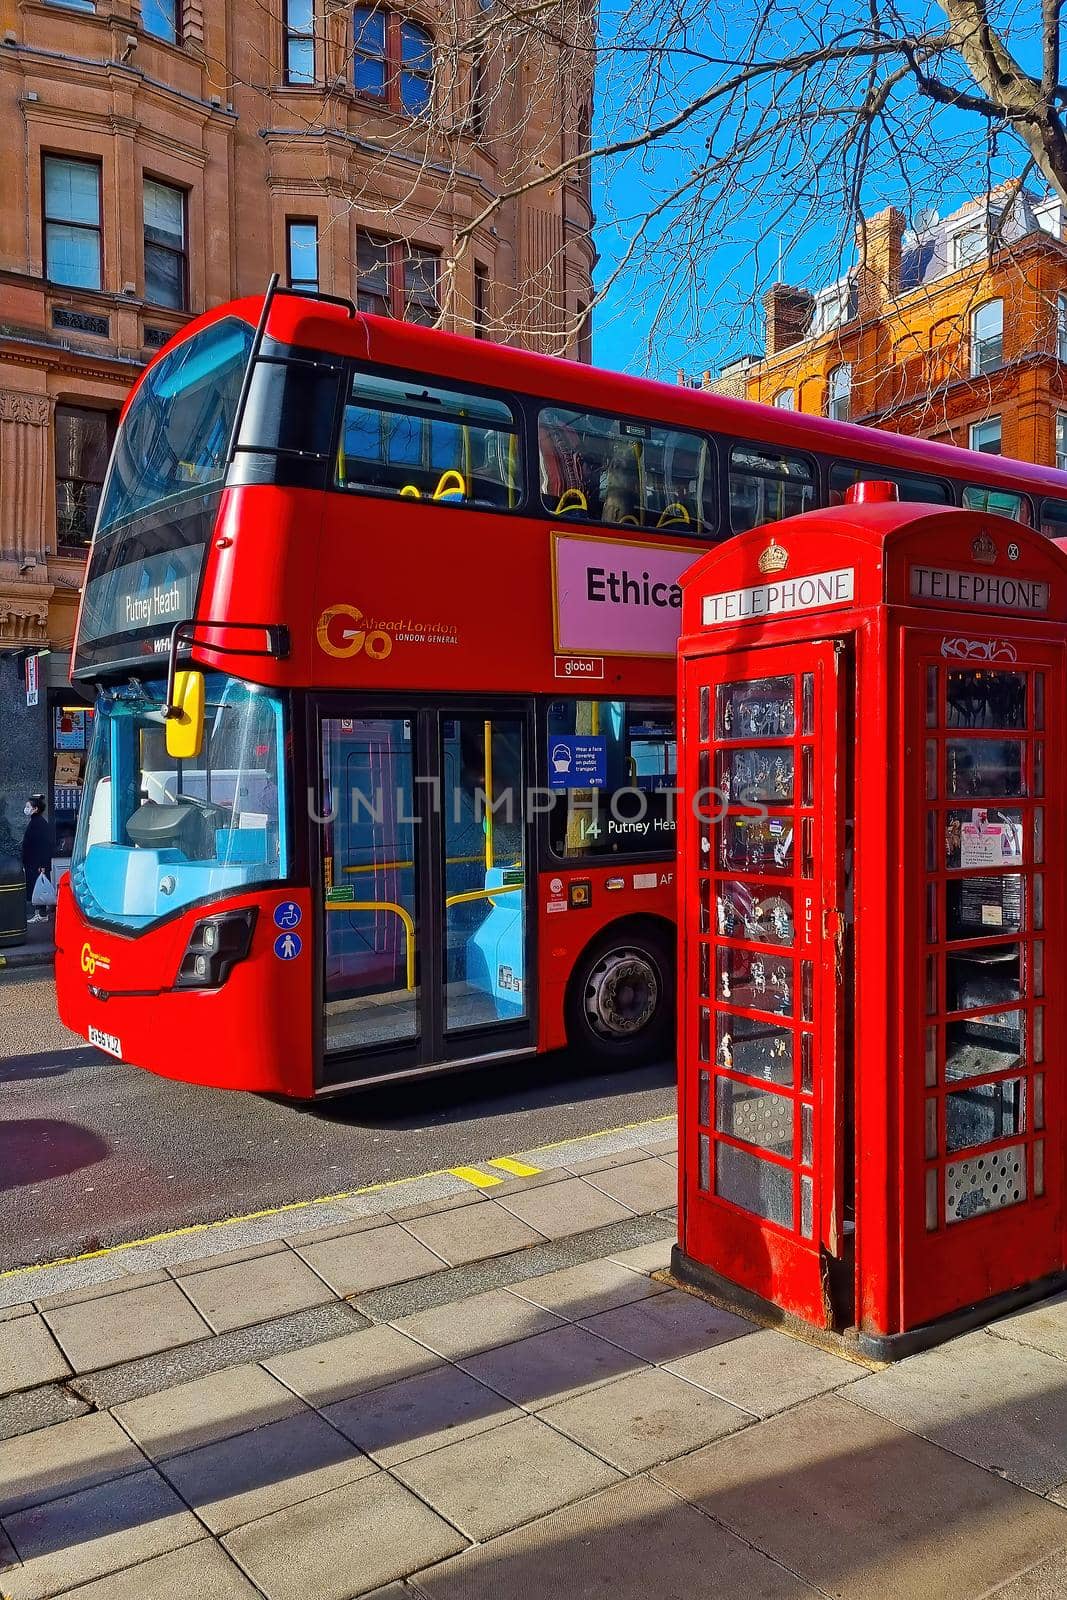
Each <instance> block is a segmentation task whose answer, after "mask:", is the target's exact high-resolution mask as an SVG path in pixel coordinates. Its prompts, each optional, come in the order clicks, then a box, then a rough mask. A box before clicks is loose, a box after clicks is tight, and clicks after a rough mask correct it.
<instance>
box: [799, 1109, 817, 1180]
mask: <svg viewBox="0 0 1067 1600" xmlns="http://www.w3.org/2000/svg"><path fill="white" fill-rule="evenodd" d="M800 1159H801V1161H802V1162H803V1164H804V1166H806V1167H810V1166H812V1165H813V1164H814V1160H815V1112H814V1110H813V1108H812V1107H811V1106H806V1105H803V1104H802V1105H801V1107H800Z"/></svg>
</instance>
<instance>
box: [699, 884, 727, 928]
mask: <svg viewBox="0 0 1067 1600" xmlns="http://www.w3.org/2000/svg"><path fill="white" fill-rule="evenodd" d="M700 931H701V933H710V932H711V880H710V879H709V878H701V880H700ZM721 931H722V930H721V929H720V932H721Z"/></svg>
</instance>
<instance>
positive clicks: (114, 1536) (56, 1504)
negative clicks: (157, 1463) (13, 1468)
mask: <svg viewBox="0 0 1067 1600" xmlns="http://www.w3.org/2000/svg"><path fill="white" fill-rule="evenodd" d="M5 1523H6V1527H7V1532H8V1536H9V1538H10V1539H11V1542H12V1544H13V1545H14V1546H15V1549H16V1550H17V1551H18V1553H19V1556H20V1558H21V1561H22V1566H21V1567H19V1568H18V1569H17V1571H18V1590H17V1600H40V1597H43V1596H45V1595H54V1594H56V1593H58V1592H59V1591H61V1590H63V1589H69V1588H72V1587H73V1586H74V1585H75V1584H78V1583H85V1582H87V1581H88V1580H89V1579H90V1578H99V1577H102V1576H103V1575H104V1574H105V1573H109V1572H116V1571H118V1570H119V1569H121V1568H122V1567H129V1566H132V1565H133V1564H134V1562H137V1561H145V1560H147V1559H148V1557H150V1556H156V1555H160V1554H162V1552H163V1551H164V1550H174V1549H177V1548H178V1547H179V1546H180V1545H183V1544H193V1543H194V1542H195V1541H197V1540H199V1539H200V1538H201V1537H202V1534H203V1529H202V1528H201V1526H200V1524H199V1522H197V1520H196V1518H195V1517H194V1516H193V1514H192V1512H191V1511H187V1510H186V1509H185V1507H184V1506H183V1505H182V1502H181V1501H180V1500H179V1499H178V1496H177V1495H176V1494H175V1493H174V1491H173V1489H170V1488H169V1487H168V1486H167V1485H166V1484H165V1483H164V1482H163V1480H162V1478H160V1476H159V1475H158V1473H156V1472H153V1471H152V1470H151V1469H149V1470H147V1471H145V1472H138V1473H134V1474H132V1475H131V1476H130V1477H127V1478H116V1479H114V1480H113V1481H112V1482H111V1483H104V1484H99V1485H97V1487H96V1488H95V1489H85V1490H83V1491H82V1492H81V1493H80V1494H72V1495H67V1496H66V1497H65V1498H64V1499H62V1500H49V1501H48V1502H47V1503H46V1504H44V1505H40V1506H34V1507H33V1508H32V1509H31V1510H29V1511H19V1512H16V1513H15V1515H14V1516H12V1517H8V1518H6V1519H5Z"/></svg>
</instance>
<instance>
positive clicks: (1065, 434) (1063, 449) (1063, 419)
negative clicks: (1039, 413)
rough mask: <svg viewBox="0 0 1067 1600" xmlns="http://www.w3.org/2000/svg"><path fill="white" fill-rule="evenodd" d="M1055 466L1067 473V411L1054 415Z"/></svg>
mask: <svg viewBox="0 0 1067 1600" xmlns="http://www.w3.org/2000/svg"><path fill="white" fill-rule="evenodd" d="M1056 465H1057V467H1058V468H1059V469H1060V471H1061V472H1067V411H1057V413H1056Z"/></svg>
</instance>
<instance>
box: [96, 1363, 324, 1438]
mask: <svg viewBox="0 0 1067 1600" xmlns="http://www.w3.org/2000/svg"><path fill="white" fill-rule="evenodd" d="M304 1409H305V1407H304V1403H303V1401H302V1400H298V1399H297V1397H296V1396H295V1395H293V1394H290V1393H289V1390H288V1389H286V1388H285V1386H284V1385H283V1384H280V1383H279V1382H278V1380H277V1378H272V1377H271V1375H270V1373H269V1372H264V1371H263V1369H262V1367H254V1366H244V1367H230V1368H228V1369H227V1370H226V1371H225V1372H215V1373H212V1374H211V1376H210V1377H208V1378H200V1379H198V1380H197V1381H196V1382H194V1383H183V1384H180V1385H179V1386H178V1388H176V1389H165V1390H164V1391H163V1392H162V1393H161V1394H153V1395H147V1396H146V1397H145V1398H144V1399H142V1400H130V1401H129V1402H127V1404H126V1405H121V1406H116V1408H115V1416H116V1417H117V1418H118V1420H119V1422H121V1423H122V1426H123V1427H124V1428H125V1429H126V1430H127V1432H128V1433H129V1434H130V1435H131V1437H132V1438H134V1439H136V1441H137V1443H138V1444H139V1445H140V1446H141V1449H142V1450H143V1451H144V1452H145V1454H146V1455H148V1456H150V1457H151V1458H152V1460H153V1461H163V1460H166V1458H167V1457H168V1456H177V1455H184V1454H185V1452H186V1451H188V1450H195V1449H198V1448H199V1447H200V1446H201V1445H205V1444H214V1443H216V1441H218V1440H219V1439H228V1438H230V1437H232V1436H233V1435H234V1434H238V1433H246V1432H247V1431H248V1430H249V1429H251V1428H261V1427H263V1425H264V1424H265V1423H268V1422H277V1421H278V1420H279V1419H280V1418H281V1417H288V1416H293V1415H295V1414H296V1413H297V1412H299V1411H303V1410H304Z"/></svg>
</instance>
